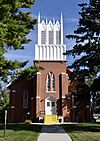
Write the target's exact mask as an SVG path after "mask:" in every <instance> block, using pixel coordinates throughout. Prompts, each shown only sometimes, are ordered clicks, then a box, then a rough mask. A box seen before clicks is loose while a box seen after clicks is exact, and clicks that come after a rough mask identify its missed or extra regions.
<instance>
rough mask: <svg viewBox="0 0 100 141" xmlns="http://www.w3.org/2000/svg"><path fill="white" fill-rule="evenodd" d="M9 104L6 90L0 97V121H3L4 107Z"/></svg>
mask: <svg viewBox="0 0 100 141" xmlns="http://www.w3.org/2000/svg"><path fill="white" fill-rule="evenodd" d="M8 104H9V93H8V91H7V90H6V91H4V92H2V96H1V97H0V122H4V115H5V114H4V113H5V108H6V107H7V106H8Z"/></svg>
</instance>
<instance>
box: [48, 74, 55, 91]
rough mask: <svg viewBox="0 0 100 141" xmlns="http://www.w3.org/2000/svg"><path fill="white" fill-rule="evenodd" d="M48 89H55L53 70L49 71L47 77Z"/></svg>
mask: <svg viewBox="0 0 100 141" xmlns="http://www.w3.org/2000/svg"><path fill="white" fill-rule="evenodd" d="M46 91H55V77H54V74H53V73H52V72H49V73H48V75H47V77H46Z"/></svg>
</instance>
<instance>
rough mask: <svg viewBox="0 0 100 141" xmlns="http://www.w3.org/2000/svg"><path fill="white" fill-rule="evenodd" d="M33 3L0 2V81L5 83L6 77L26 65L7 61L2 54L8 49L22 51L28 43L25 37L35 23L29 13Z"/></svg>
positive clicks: (31, 0)
mask: <svg viewBox="0 0 100 141" xmlns="http://www.w3.org/2000/svg"><path fill="white" fill-rule="evenodd" d="M34 2H35V0H0V79H1V80H3V81H7V76H8V75H13V74H14V73H16V72H17V71H18V69H19V68H22V67H24V66H25V65H26V63H27V61H26V62H18V61H10V60H7V59H6V58H5V57H4V53H5V52H7V51H9V49H13V50H16V49H24V44H28V43H29V42H30V39H28V38H27V35H28V34H29V33H30V31H31V30H32V29H34V25H35V24H36V23H37V20H36V19H33V18H32V16H31V12H30V9H31V7H32V5H33V4H34Z"/></svg>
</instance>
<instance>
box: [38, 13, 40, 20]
mask: <svg viewBox="0 0 100 141" xmlns="http://www.w3.org/2000/svg"><path fill="white" fill-rule="evenodd" d="M38 23H40V12H39V13H38Z"/></svg>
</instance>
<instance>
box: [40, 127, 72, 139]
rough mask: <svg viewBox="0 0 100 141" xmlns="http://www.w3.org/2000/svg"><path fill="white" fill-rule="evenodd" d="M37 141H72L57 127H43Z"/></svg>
mask: <svg viewBox="0 0 100 141" xmlns="http://www.w3.org/2000/svg"><path fill="white" fill-rule="evenodd" d="M38 141H72V140H71V138H70V137H69V135H68V134H67V133H66V132H65V130H64V129H62V128H61V127H60V126H59V125H44V126H43V128H42V130H41V133H40V135H39V137H38Z"/></svg>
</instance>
